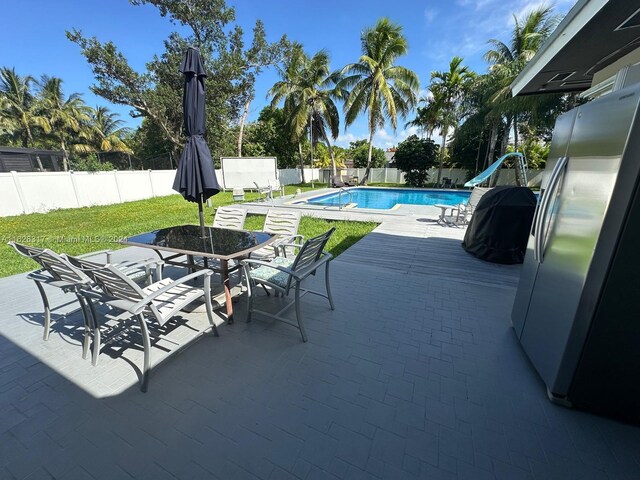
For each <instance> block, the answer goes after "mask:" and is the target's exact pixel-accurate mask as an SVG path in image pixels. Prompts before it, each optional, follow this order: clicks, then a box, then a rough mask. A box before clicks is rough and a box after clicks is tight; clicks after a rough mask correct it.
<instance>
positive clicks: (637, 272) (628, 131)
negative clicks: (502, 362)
mask: <svg viewBox="0 0 640 480" xmlns="http://www.w3.org/2000/svg"><path fill="white" fill-rule="evenodd" d="M639 100H640V85H635V86H631V87H628V88H625V89H622V90H619V91H616V92H613V93H610V94H608V95H606V96H603V97H601V98H599V99H596V100H594V101H592V102H590V103H587V104H584V105H582V106H579V107H577V108H575V109H573V110H571V111H569V112H567V113H566V114H564V115H562V116H561V117H560V118H559V119H558V121H557V123H556V126H555V129H554V132H553V139H552V146H551V151H550V154H549V161H548V162H547V168H546V174H545V178H544V181H543V185H542V189H541V197H540V201H539V204H538V208H537V210H536V215H535V218H534V222H533V227H532V231H531V236H530V238H529V243H528V247H527V253H526V256H525V261H524V265H523V270H522V274H521V278H520V283H519V286H518V291H517V294H516V298H515V303H514V306H513V312H512V321H513V327H514V330H515V333H516V335H517V337H518V339H519V340H520V343H521V344H522V347H523V349H524V351H525V352H526V354H527V356H528V357H529V359H530V360H531V363H532V365H533V367H535V369H536V370H537V372H538V373H539V375H540V377H541V378H542V380H543V381H544V383H545V384H546V386H547V391H548V394H549V397H550V398H551V399H552V400H555V401H559V402H563V403H566V404H570V405H573V406H576V407H580V408H584V409H588V410H592V411H596V412H599V413H602V414H607V415H614V416H617V417H622V418H624V419H627V420H631V421H639V420H640V193H639V191H638V185H639V178H640V118H639V117H640V115H639V114H638V105H639Z"/></svg>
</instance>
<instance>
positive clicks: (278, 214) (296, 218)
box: [262, 208, 301, 235]
mask: <svg viewBox="0 0 640 480" xmlns="http://www.w3.org/2000/svg"><path fill="white" fill-rule="evenodd" d="M300 218H301V213H300V211H298V210H276V209H273V208H270V209H269V211H268V212H267V218H265V220H264V227H263V228H262V231H263V232H266V233H273V234H276V235H278V234H279V235H295V234H296V233H298V227H299V226H300Z"/></svg>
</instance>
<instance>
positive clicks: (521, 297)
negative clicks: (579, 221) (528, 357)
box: [511, 109, 578, 338]
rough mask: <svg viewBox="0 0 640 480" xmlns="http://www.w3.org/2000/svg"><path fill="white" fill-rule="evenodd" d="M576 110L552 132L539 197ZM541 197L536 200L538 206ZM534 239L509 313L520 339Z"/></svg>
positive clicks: (532, 277)
mask: <svg viewBox="0 0 640 480" xmlns="http://www.w3.org/2000/svg"><path fill="white" fill-rule="evenodd" d="M577 113H578V112H577V109H574V110H571V111H569V112H567V113H565V114H563V115H561V116H560V117H558V120H557V121H556V125H555V128H554V130H553V142H552V144H551V148H550V150H549V160H547V165H546V168H545V175H544V176H543V180H542V185H541V190H540V191H541V195H542V194H543V192H544V189H546V187H547V184H548V182H549V175H550V173H551V171H552V170H553V168H554V167H555V165H556V162H557V160H558V158H560V157H564V156H565V155H566V153H567V148H568V146H569V139H570V138H571V130H572V129H573V123H574V121H575V118H576V115H577ZM541 200H542V197H540V198H539V199H538V202H539V203H538V206H539V204H540V201H541ZM537 215H538V211H536V218H534V220H533V226H532V231H533V228H535V225H536V224H537V222H538V218H537ZM534 249H535V238H534V237H533V235H530V236H529V241H528V243H527V252H526V254H525V257H524V262H523V265H522V272H521V273H520V282H519V283H518V291H517V292H516V297H515V300H514V302H513V310H512V312H511V322H512V324H513V328H514V330H515V332H516V336H517V337H518V338H520V336H521V335H522V330H523V328H524V325H525V323H526V319H527V311H528V310H529V302H530V300H531V293H532V292H533V288H534V284H535V280H536V275H537V273H538V262H537V260H536V259H535V258H534Z"/></svg>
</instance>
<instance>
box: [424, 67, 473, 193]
mask: <svg viewBox="0 0 640 480" xmlns="http://www.w3.org/2000/svg"><path fill="white" fill-rule="evenodd" d="M462 62H463V59H462V58H460V57H453V59H451V62H450V63H449V70H446V71H442V72H431V85H430V86H429V89H430V90H431V93H432V94H433V97H434V99H435V100H434V103H435V104H436V105H438V107H439V108H438V115H437V118H438V119H439V122H438V123H439V126H440V127H441V128H442V130H441V131H442V143H441V146H440V162H439V165H438V180H437V185H438V186H439V185H440V179H441V177H442V166H443V162H444V153H445V148H446V145H447V134H448V133H449V129H450V128H454V129H455V127H457V126H458V123H459V122H460V120H461V118H462V116H463V112H462V109H461V104H462V99H463V97H464V94H465V92H466V91H467V90H468V88H469V86H470V81H471V80H472V79H473V78H474V77H475V74H474V73H473V72H472V71H471V70H469V68H467V67H466V66H464V65H462Z"/></svg>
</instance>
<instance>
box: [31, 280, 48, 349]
mask: <svg viewBox="0 0 640 480" xmlns="http://www.w3.org/2000/svg"><path fill="white" fill-rule="evenodd" d="M34 282H35V281H34ZM35 284H36V287H38V291H39V292H40V296H41V297H42V304H43V305H44V334H43V336H42V339H43V340H45V341H46V340H49V331H50V329H51V308H50V307H49V299H48V298H47V294H46V293H45V291H44V287H43V286H42V284H41V283H40V282H35Z"/></svg>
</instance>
